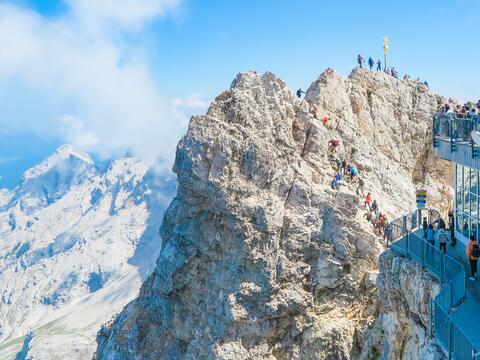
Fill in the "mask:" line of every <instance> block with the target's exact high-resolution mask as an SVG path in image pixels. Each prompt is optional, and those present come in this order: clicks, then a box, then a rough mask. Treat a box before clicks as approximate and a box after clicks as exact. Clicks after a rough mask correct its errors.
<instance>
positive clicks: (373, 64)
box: [357, 54, 428, 87]
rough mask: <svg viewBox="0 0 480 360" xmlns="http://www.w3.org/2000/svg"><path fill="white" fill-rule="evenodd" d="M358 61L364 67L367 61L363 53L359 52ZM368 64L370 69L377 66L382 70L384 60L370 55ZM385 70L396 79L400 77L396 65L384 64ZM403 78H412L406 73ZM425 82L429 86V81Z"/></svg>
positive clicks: (418, 79)
mask: <svg viewBox="0 0 480 360" xmlns="http://www.w3.org/2000/svg"><path fill="white" fill-rule="evenodd" d="M357 63H358V66H359V67H361V68H363V64H364V63H365V59H364V58H363V56H362V55H361V54H358V56H357ZM367 64H368V67H369V69H370V71H373V68H375V69H376V71H382V61H381V60H377V61H375V60H374V59H373V58H372V57H371V56H370V57H369V58H368V61H367ZM383 72H385V73H386V74H388V75H391V76H393V77H394V78H395V79H398V71H397V70H395V67H393V66H390V67H388V66H386V65H384V68H383ZM403 80H410V75H408V74H405V75H404V76H403ZM417 81H418V82H421V80H420V78H417ZM423 84H424V85H425V86H427V87H428V81H426V80H425V81H424V82H423Z"/></svg>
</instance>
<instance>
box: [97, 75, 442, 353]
mask: <svg viewBox="0 0 480 360" xmlns="http://www.w3.org/2000/svg"><path fill="white" fill-rule="evenodd" d="M436 107H437V103H436V98H435V96H434V95H432V94H431V93H430V92H429V91H428V89H427V88H426V87H425V86H423V85H421V84H420V83H417V82H413V81H401V80H396V79H394V78H392V77H390V76H388V75H386V74H383V73H372V72H369V71H366V70H362V69H357V70H354V71H353V72H352V74H351V75H350V76H349V77H348V78H344V77H341V76H339V75H337V74H336V73H335V72H334V71H333V70H327V71H326V72H324V73H323V74H322V75H321V76H320V77H319V78H318V80H316V81H315V82H314V83H313V84H312V85H311V86H310V88H309V89H308V92H307V94H306V101H305V100H299V99H298V98H296V97H295V96H294V94H293V93H292V92H291V91H290V90H289V89H288V88H287V86H286V84H285V83H284V82H283V81H282V80H280V79H278V78H277V77H275V75H273V74H272V73H268V72H267V73H265V74H263V75H258V74H256V73H254V72H247V73H241V74H239V75H238V76H237V77H236V79H235V80H234V82H233V84H232V87H231V88H230V89H228V90H226V91H224V92H223V93H222V94H220V95H219V96H218V97H217V98H216V99H215V101H214V102H213V103H212V104H211V106H210V108H209V109H208V112H207V114H206V115H204V116H194V117H192V119H191V121H190V125H189V128H188V132H187V134H186V135H185V136H184V137H183V139H182V140H181V141H180V143H179V145H178V148H177V154H176V161H175V166H174V171H175V172H176V174H177V175H178V193H177V196H176V198H175V199H174V200H173V201H172V203H171V205H170V207H169V209H168V210H167V212H166V214H165V217H164V221H163V225H162V227H161V235H162V237H163V239H164V241H163V243H162V249H161V252H160V256H159V258H158V261H157V265H156V270H155V272H154V273H153V274H152V275H151V276H150V277H149V278H148V280H147V281H146V282H145V283H144V284H143V286H142V290H141V293H140V296H139V297H138V298H137V299H136V300H135V301H133V302H132V303H130V304H129V305H128V306H127V307H126V308H125V310H124V311H123V312H122V313H121V314H119V316H118V317H117V318H116V319H115V321H114V322H113V323H112V324H109V325H108V326H105V327H103V328H102V329H101V331H100V332H99V334H98V337H97V342H98V349H97V353H96V358H97V359H118V360H119V359H272V360H273V359H350V358H359V357H360V356H361V354H362V348H363V346H364V344H363V343H361V342H360V341H361V339H360V337H359V334H364V336H366V335H365V334H366V332H365V329H366V327H367V326H369V325H370V324H372V323H373V322H374V319H375V317H376V316H377V315H378V303H377V300H376V299H377V297H376V293H375V292H376V290H375V286H374V285H373V284H374V283H375V278H376V274H377V271H378V257H379V255H380V254H381V253H382V252H383V251H384V250H385V244H384V242H383V240H382V238H381V237H379V236H377V235H375V233H374V231H373V229H372V226H371V224H370V223H368V222H367V221H366V220H365V219H364V217H363V215H364V212H365V210H364V206H363V199H362V198H361V197H359V196H357V195H356V193H355V187H354V186H353V185H351V184H345V185H343V186H342V187H341V189H340V191H334V190H332V189H331V188H330V186H329V185H330V180H331V178H332V177H333V176H334V174H335V171H336V170H335V169H334V166H333V165H332V161H331V160H332V159H331V157H329V149H328V148H329V145H328V143H329V141H330V140H331V139H333V138H338V139H340V140H341V145H340V146H339V149H338V150H337V151H336V154H335V155H334V156H337V157H344V156H348V158H349V162H351V163H353V164H355V165H356V166H357V167H358V168H359V170H360V175H361V177H362V178H363V179H364V181H365V190H366V191H372V194H373V196H374V198H376V199H378V202H379V205H380V210H381V211H382V212H386V213H387V214H388V215H389V217H390V219H392V217H393V216H394V215H398V214H400V213H402V212H404V211H407V210H411V209H412V208H413V207H414V192H415V189H416V188H417V187H419V186H422V187H423V186H426V187H427V188H428V189H429V190H430V189H432V191H431V192H429V195H430V196H431V198H433V199H434V200H435V201H436V202H437V203H438V204H440V205H442V204H446V203H447V201H446V199H447V198H448V196H450V193H449V192H450V191H451V188H450V187H448V186H447V185H444V181H445V180H444V177H445V176H447V175H449V174H450V172H451V169H450V168H449V167H448V166H447V165H445V164H443V163H438V162H436V161H435V160H434V158H433V150H431V137H430V134H429V131H430V127H431V126H430V123H431V119H432V115H433V113H434V111H435V110H436ZM325 116H327V117H329V118H330V120H329V121H328V122H327V123H326V124H324V123H323V122H322V121H321V119H322V118H323V117H325ZM434 169H435V170H434ZM393 331H395V329H393ZM378 343H380V340H379V341H378ZM370 348H372V349H373V348H374V347H373V345H372V346H370ZM365 352H367V350H365Z"/></svg>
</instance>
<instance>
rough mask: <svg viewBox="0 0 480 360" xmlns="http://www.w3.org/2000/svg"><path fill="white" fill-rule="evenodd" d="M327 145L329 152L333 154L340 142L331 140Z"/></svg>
mask: <svg viewBox="0 0 480 360" xmlns="http://www.w3.org/2000/svg"><path fill="white" fill-rule="evenodd" d="M328 145H329V149H330V151H332V152H334V151H335V150H336V149H337V147H338V146H339V145H340V140H338V139H332V140H330V141H329V142H328Z"/></svg>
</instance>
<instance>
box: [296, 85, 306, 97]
mask: <svg viewBox="0 0 480 360" xmlns="http://www.w3.org/2000/svg"><path fill="white" fill-rule="evenodd" d="M302 94H306V92H305V91H303V90H302V89H301V88H300V89H298V90H297V97H298V98H299V99H301V98H302Z"/></svg>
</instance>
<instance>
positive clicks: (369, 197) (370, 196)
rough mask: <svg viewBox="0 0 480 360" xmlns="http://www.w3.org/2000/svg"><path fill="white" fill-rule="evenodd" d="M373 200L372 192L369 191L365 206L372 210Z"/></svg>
mask: <svg viewBox="0 0 480 360" xmlns="http://www.w3.org/2000/svg"><path fill="white" fill-rule="evenodd" d="M371 201H372V194H370V193H368V194H367V196H365V207H366V208H368V210H370V211H371V210H372V209H371V207H370V202H371Z"/></svg>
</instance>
